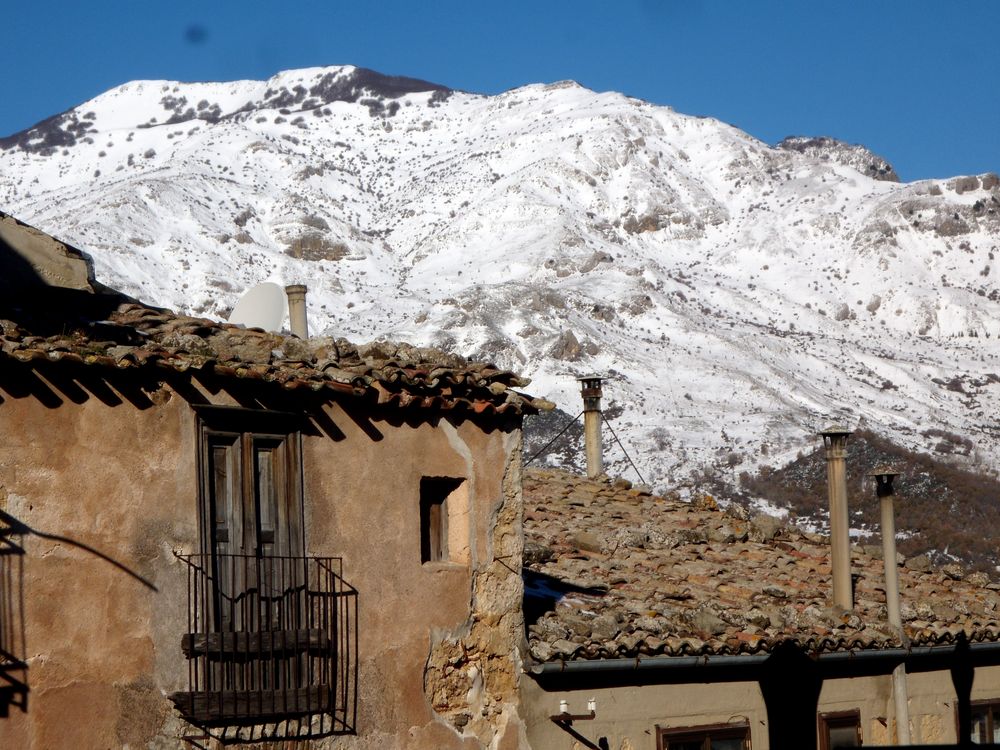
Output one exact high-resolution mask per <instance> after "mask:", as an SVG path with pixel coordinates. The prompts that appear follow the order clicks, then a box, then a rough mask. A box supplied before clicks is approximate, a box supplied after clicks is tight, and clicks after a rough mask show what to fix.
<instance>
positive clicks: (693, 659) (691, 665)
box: [526, 642, 1000, 676]
mask: <svg viewBox="0 0 1000 750" xmlns="http://www.w3.org/2000/svg"><path fill="white" fill-rule="evenodd" d="M959 648H965V646H964V645H963V646H960V645H959V644H952V645H949V646H914V647H911V648H887V649H877V650H874V649H873V650H863V651H834V652H830V653H823V654H819V655H818V656H816V657H814V658H815V659H816V660H817V661H818V662H819V663H820V664H843V663H861V662H864V663H870V662H879V661H882V662H886V663H900V662H908V661H910V660H914V659H917V660H921V659H929V658H938V657H947V656H950V655H952V654H954V653H955V652H956V650H958V649H959ZM968 649H969V652H970V655H971V656H972V657H973V662H975V661H976V658H975V657H977V656H978V657H985V656H992V657H994V658H1000V642H997V643H995V642H991V643H973V644H970V645H968ZM770 657H771V654H770V653H762V654H749V655H744V656H732V655H720V656H708V655H705V656H652V657H648V658H645V659H644V658H640V657H635V658H631V659H591V660H586V659H583V660H580V661H569V662H545V663H544V664H535V665H533V666H531V667H528V669H527V670H526V671H527V672H528V673H529V674H532V675H538V676H543V675H556V674H600V673H624V672H636V671H654V670H673V669H697V668H712V667H718V668H727V669H732V668H734V667H737V668H753V667H760V666H761V665H762V664H764V662H766V661H767V660H768V659H769V658H770Z"/></svg>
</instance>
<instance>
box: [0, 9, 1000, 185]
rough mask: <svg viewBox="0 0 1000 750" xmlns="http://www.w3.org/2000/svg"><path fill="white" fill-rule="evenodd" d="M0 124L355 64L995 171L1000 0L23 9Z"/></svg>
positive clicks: (11, 41)
mask: <svg viewBox="0 0 1000 750" xmlns="http://www.w3.org/2000/svg"><path fill="white" fill-rule="evenodd" d="M4 25H5V27H6V33H5V34H4V44H3V46H2V47H0V71H2V73H3V94H2V98H0V135H8V134H10V133H13V132H15V131H17V130H21V129H23V128H25V127H28V126H29V125H31V124H33V123H35V122H37V121H38V120H41V119H43V118H44V117H47V116H49V115H52V114H55V113H57V112H60V111H62V110H64V109H67V108H68V107H71V106H73V105H75V104H78V103H80V102H82V101H85V100H87V99H89V98H91V97H93V96H96V95H97V94H99V93H101V92H102V91H104V90H106V89H108V88H111V87H113V86H116V85H118V84H121V83H124V82H126V81H129V80H134V79H138V78H154V79H175V80H188V81H190V80H229V79H236V78H267V77H269V76H270V75H272V74H274V73H275V72H277V71H279V70H284V69H289V68H296V67H308V66H316V65H333V64H344V63H349V64H354V65H361V66H364V67H369V68H374V69H376V70H379V71H381V72H384V73H390V74H397V75H409V76H413V77H417V78H425V79H428V80H431V81H435V82H437V83H443V84H446V85H449V86H452V87H454V88H461V89H466V90H470V91H478V92H482V93H495V92H499V91H503V90H505V89H508V88H513V87H516V86H519V85H522V84H525V83H533V82H539V81H541V82H548V81H555V80H561V79H566V78H572V79H574V80H576V81H579V82H580V83H582V84H583V85H585V86H588V87H590V88H593V89H597V90H616V91H622V92H624V93H627V94H630V95H632V96H637V97H641V98H643V99H647V100H649V101H652V102H655V103H658V104H667V105H670V106H671V107H673V108H674V109H677V110H678V111H680V112H684V113H687V114H695V115H709V116H712V117H717V118H719V119H721V120H724V121H726V122H730V123H732V124H734V125H736V126H738V127H740V128H742V129H744V130H746V131H747V132H749V133H751V134H752V135H754V136H756V137H758V138H761V139H762V140H764V141H767V142H769V143H774V142H776V141H778V140H780V139H781V138H783V137H784V136H786V135H793V134H794V135H831V136H834V137H837V138H841V139H843V140H846V141H849V142H852V143H863V144H864V145H866V146H868V147H869V148H871V149H872V150H874V151H876V152H878V153H880V154H881V155H882V156H884V157H886V158H887V159H889V160H890V161H891V162H892V163H893V164H894V165H895V167H896V169H897V171H898V172H899V173H900V175H901V176H902V177H903V178H904V179H919V178H923V177H947V176H951V175H956V174H969V173H979V172H985V171H996V172H1000V42H998V37H1000V2H998V1H996V0H970V1H968V2H959V1H952V2H947V1H946V0H939V1H938V2H928V1H926V0H905V2H904V1H903V0H898V1H897V2H888V1H886V0H868V1H867V2H839V3H830V2H810V1H809V0H800V1H799V2H792V1H791V0H789V1H788V2H777V1H776V0H742V1H739V2H737V1H732V2H721V1H720V2H699V1H698V0H635V1H634V2H625V1H619V2H614V3H612V2H606V1H605V2H590V1H589V0H581V1H578V2H573V3H569V2H559V1H556V0H552V1H549V2H546V0H534V2H518V1H510V2H502V3H500V2H494V3H484V2H476V1H475V0H465V1H464V2H431V1H427V2H412V0H411V1H410V2H397V1H396V0H381V2H378V3H372V2H364V0H361V1H359V0H354V2H351V3H343V2H337V1H336V0H326V2H319V1H317V0H314V1H310V2H295V1H294V0H286V2H282V3H278V2H271V1H270V0H249V2H248V0H243V1H242V2H233V1H230V0H209V1H208V2H206V1H205V0H202V1H201V2H188V1H187V0H173V2H170V3H166V2H156V1H155V0H148V1H147V2H137V1H136V0H129V2H120V1H119V0H108V1H102V0H96V2H94V3H80V2H64V1H63V0H50V1H49V2H44V3H43V2H37V3H18V4H17V10H16V11H13V12H12V11H11V10H10V9H8V10H7V12H6V13H5V14H4Z"/></svg>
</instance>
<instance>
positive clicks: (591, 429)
mask: <svg viewBox="0 0 1000 750" xmlns="http://www.w3.org/2000/svg"><path fill="white" fill-rule="evenodd" d="M577 380H579V381H580V394H581V395H582V396H583V439H584V445H585V446H586V452H587V476H588V477H590V478H591V479H593V478H594V477H596V476H600V475H601V474H602V473H603V472H604V454H603V452H602V450H601V395H602V391H601V380H602V378H600V377H598V376H596V375H592V376H589V377H585V378H577Z"/></svg>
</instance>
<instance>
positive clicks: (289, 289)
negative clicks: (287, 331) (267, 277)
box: [285, 284, 309, 339]
mask: <svg viewBox="0 0 1000 750" xmlns="http://www.w3.org/2000/svg"><path fill="white" fill-rule="evenodd" d="M307 291H308V288H307V287H306V285H305V284H290V285H289V286H286V287H285V295H286V296H287V297H288V325H289V327H290V328H291V329H292V334H293V335H295V336H298V337H299V338H300V339H307V338H309V323H308V320H307V318H306V292H307Z"/></svg>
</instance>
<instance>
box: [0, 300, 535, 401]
mask: <svg viewBox="0 0 1000 750" xmlns="http://www.w3.org/2000/svg"><path fill="white" fill-rule="evenodd" d="M93 296H94V295H88V298H90V297H93ZM81 299H82V298H81ZM116 302H117V300H116ZM4 317H5V316H4V315H2V314H0V359H2V358H4V357H9V358H12V359H15V360H19V361H21V362H34V361H39V360H41V361H50V362H67V363H68V362H73V363H80V364H86V365H93V366H96V367H105V368H115V369H131V368H149V367H157V368H165V369H167V370H173V371H178V372H183V371H186V370H189V369H193V370H203V371H206V372H209V373H214V374H217V375H221V376H224V377H226V376H231V377H236V378H244V379H248V380H258V381H264V382H270V383H274V384H277V385H280V386H281V387H283V388H285V389H289V390H292V389H296V388H304V389H310V390H312V391H322V390H324V389H327V390H330V391H335V392H338V393H349V394H354V395H357V396H363V397H366V398H369V399H372V400H373V401H375V402H377V403H378V404H380V405H388V406H395V407H401V408H433V409H444V410H449V409H466V410H469V411H471V412H474V413H483V412H485V413H534V412H535V411H537V410H538V409H546V408H551V405H550V404H548V402H545V401H543V400H540V399H533V398H531V397H530V396H526V395H524V394H521V393H517V392H515V391H514V388H518V387H523V386H525V385H527V384H528V382H529V381H528V380H527V379H525V378H521V377H519V376H517V375H516V374H514V373H512V372H509V371H507V370H501V369H498V368H497V367H495V366H493V365H491V364H486V363H480V362H470V361H468V360H466V359H465V358H463V357H460V356H456V355H454V354H448V353H445V352H442V351H439V350H436V349H426V348H418V347H413V346H410V345H407V344H398V343H392V342H385V341H380V342H375V343H371V344H366V345H354V344H352V343H350V342H348V341H346V340H345V339H336V340H335V339H333V338H330V337H315V338H310V339H308V340H301V339H298V338H296V337H293V336H284V335H280V334H276V333H268V332H265V331H262V330H260V329H247V328H243V327H241V326H235V325H231V324H228V323H218V322H215V321H211V320H207V319H204V318H195V317H189V316H186V315H178V314H175V313H172V312H169V311H165V310H160V309H155V308H151V307H147V306H145V305H141V304H136V303H135V302H134V301H130V300H125V298H121V301H120V302H118V303H117V304H116V306H113V308H112V309H111V310H110V312H108V313H107V315H106V318H105V319H103V320H101V321H98V322H93V321H87V320H75V321H67V323H66V324H65V326H64V330H65V332H64V333H60V334H59V335H42V336H39V335H32V324H31V321H32V320H33V319H37V315H35V318H32V317H31V316H30V315H28V314H24V315H15V314H12V313H10V312H8V316H7V317H12V318H14V319H15V320H17V321H18V322H15V320H8V319H4ZM52 317H53V316H52V315H49V316H48V318H49V319H48V320H47V321H46V322H47V324H48V325H47V329H48V330H51V329H52V325H51V323H52V320H51V318H52ZM36 330H43V329H42V328H39V329H36Z"/></svg>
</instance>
